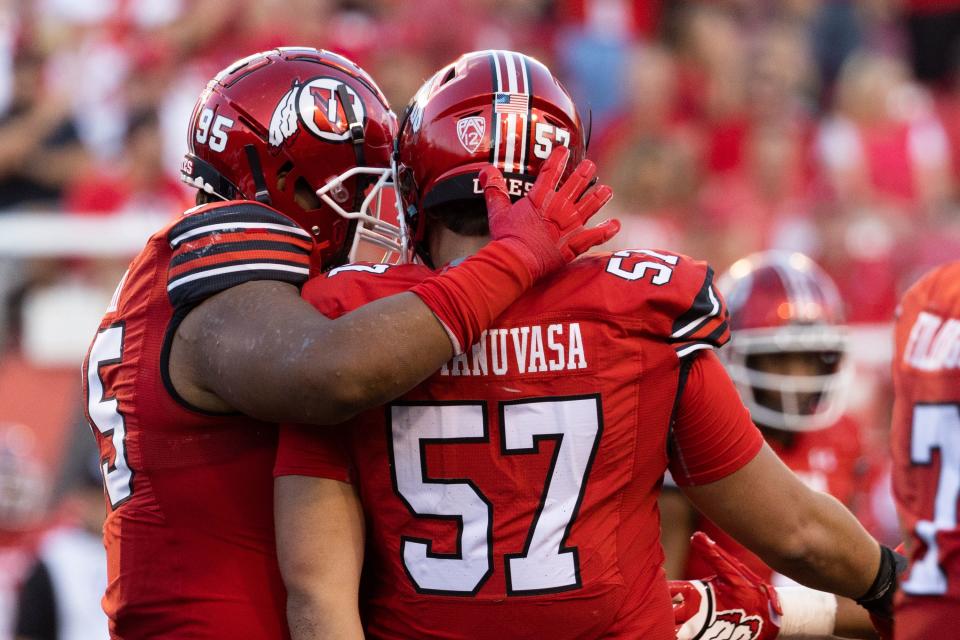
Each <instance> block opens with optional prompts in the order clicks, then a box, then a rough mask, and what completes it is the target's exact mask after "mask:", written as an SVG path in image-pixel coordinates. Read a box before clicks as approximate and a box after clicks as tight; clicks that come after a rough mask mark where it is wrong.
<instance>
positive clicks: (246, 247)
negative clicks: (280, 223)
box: [170, 238, 310, 268]
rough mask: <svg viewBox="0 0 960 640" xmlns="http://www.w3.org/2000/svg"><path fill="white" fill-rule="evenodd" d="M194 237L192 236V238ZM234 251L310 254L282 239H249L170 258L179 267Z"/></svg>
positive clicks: (179, 253) (217, 244)
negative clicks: (192, 261)
mask: <svg viewBox="0 0 960 640" xmlns="http://www.w3.org/2000/svg"><path fill="white" fill-rule="evenodd" d="M191 239H192V238H191ZM233 251H285V252H288V253H291V254H294V255H302V256H309V255H310V251H309V250H307V249H304V248H303V247H300V246H297V245H295V244H293V243H290V242H283V241H282V240H249V241H243V242H219V243H216V244H210V245H207V246H205V247H200V248H199V249H193V250H191V251H178V252H177V254H176V255H175V256H174V257H173V259H172V260H170V267H171V268H173V267H179V266H180V265H182V264H183V263H185V262H190V261H191V260H197V259H199V258H209V257H212V256H216V255H220V254H222V253H231V252H233Z"/></svg>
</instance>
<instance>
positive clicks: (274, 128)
mask: <svg viewBox="0 0 960 640" xmlns="http://www.w3.org/2000/svg"><path fill="white" fill-rule="evenodd" d="M340 85H343V87H344V88H345V89H346V91H347V96H348V97H349V99H350V104H351V106H352V107H353V115H354V116H355V117H356V118H357V121H358V122H359V123H360V124H361V125H366V121H367V111H366V107H365V106H364V104H363V100H361V99H360V96H359V95H357V92H356V91H354V90H353V89H352V88H351V87H350V85H348V84H345V83H343V82H341V81H340V80H337V79H336V78H330V77H321V78H314V79H312V80H310V81H308V82H306V83H303V84H301V83H298V82H294V83H293V86H292V87H291V88H290V90H289V91H287V92H286V93H285V94H284V95H283V97H282V98H281V99H280V102H278V103H277V106H276V108H275V109H274V110H273V116H272V117H271V118H270V144H271V145H272V146H274V147H280V146H283V145H284V144H285V143H287V142H288V141H291V140H293V139H294V138H296V136H297V133H298V132H299V129H300V125H301V124H303V126H304V127H306V128H307V130H308V131H310V133H312V134H313V135H315V136H317V137H318V138H322V139H324V140H329V141H330V142H344V141H346V140H348V139H349V138H350V123H349V122H348V117H347V114H346V112H345V111H344V109H343V105H342V104H341V103H340V97H339V96H338V95H337V89H338V87H340Z"/></svg>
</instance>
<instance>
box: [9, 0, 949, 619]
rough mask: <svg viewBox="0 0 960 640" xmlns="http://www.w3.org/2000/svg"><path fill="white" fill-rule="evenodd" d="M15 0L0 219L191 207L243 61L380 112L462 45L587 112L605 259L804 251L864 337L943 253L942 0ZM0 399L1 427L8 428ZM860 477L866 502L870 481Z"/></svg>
mask: <svg viewBox="0 0 960 640" xmlns="http://www.w3.org/2000/svg"><path fill="white" fill-rule="evenodd" d="M11 4H12V5H14V7H15V8H14V9H12V10H10V12H9V13H8V14H7V15H5V16H4V19H3V20H2V22H0V218H2V216H3V215H4V212H12V211H17V212H19V211H23V210H35V211H38V212H42V213H49V212H60V211H68V212H71V213H73V214H75V215H82V216H90V215H120V216H136V215H141V214H144V213H163V214H169V215H171V216H172V215H175V214H177V213H179V212H180V211H182V210H183V209H184V208H186V207H188V206H190V205H191V204H192V199H193V192H192V191H190V190H188V189H187V188H186V187H184V186H183V185H182V184H181V183H180V180H179V177H178V169H179V160H180V157H181V155H182V152H183V140H184V131H185V128H186V126H185V123H186V122H187V119H188V117H189V114H190V110H191V108H192V106H193V103H194V101H195V99H196V96H197V94H198V93H199V91H200V90H201V89H202V87H203V83H204V82H205V81H206V79H207V78H209V77H210V76H211V75H212V74H214V73H216V72H217V71H218V70H219V69H221V68H222V67H223V66H224V65H226V64H227V63H229V62H230V61H232V60H234V59H235V58H237V57H239V56H242V55H246V54H248V53H250V52H253V51H258V50H264V49H268V48H271V47H275V46H280V45H296V44H304V45H310V46H318V47H324V48H328V49H331V50H334V51H339V52H343V53H345V54H347V55H349V56H351V57H352V58H354V59H355V60H357V61H358V62H359V63H360V64H361V65H363V66H364V67H365V68H367V69H368V70H370V71H371V73H372V74H373V76H374V77H375V78H376V79H377V81H378V82H379V83H380V85H381V87H382V88H383V90H384V92H385V93H386V94H387V97H388V98H389V99H390V101H391V103H392V105H393V108H394V110H395V111H397V112H398V113H399V112H400V111H402V109H403V107H404V105H405V104H406V102H407V100H408V99H409V98H410V96H411V95H412V94H413V92H414V91H415V90H416V88H417V87H418V86H419V85H420V83H421V82H422V81H423V80H424V79H425V78H426V77H428V76H429V75H430V74H431V73H432V71H433V70H434V69H436V68H438V67H439V66H440V65H442V64H444V63H446V62H448V61H449V60H451V59H453V58H454V57H456V56H457V55H458V54H460V53H461V52H463V51H467V50H472V49H481V48H510V49H516V50H520V51H524V52H526V53H529V54H531V55H534V56H535V57H538V58H541V59H543V60H544V61H545V62H546V63H548V64H549V65H550V67H551V68H552V69H555V70H556V71H557V72H558V75H560V76H561V77H563V79H564V80H565V82H566V83H567V85H568V86H569V87H570V88H571V90H572V92H573V93H574V95H575V98H576V99H577V101H578V104H579V106H580V109H581V110H582V111H583V112H584V113H586V112H588V111H589V112H590V120H591V124H592V141H591V145H590V149H589V154H590V156H591V157H592V158H593V159H594V160H596V161H597V163H598V166H599V167H600V173H601V177H602V178H603V180H605V181H607V182H609V183H610V184H611V185H612V186H613V187H614V190H615V192H616V197H615V200H614V201H613V202H612V203H611V205H610V207H608V209H607V210H606V212H607V214H608V215H610V216H616V217H618V218H620V219H621V220H622V221H623V223H624V230H623V231H622V232H621V234H620V235H619V236H618V237H617V238H615V239H614V241H613V242H612V243H611V248H620V247H624V246H652V247H668V248H670V249H673V250H676V251H680V252H684V253H687V254H690V255H694V256H697V257H699V258H703V259H706V260H709V261H710V262H711V263H712V264H713V265H714V267H715V268H716V269H717V271H718V272H719V271H722V270H723V269H725V268H726V267H728V266H729V265H730V264H732V263H733V262H734V261H735V260H736V259H738V258H740V257H743V256H745V255H747V254H749V253H752V252H755V251H758V250H762V249H769V248H781V249H789V250H799V251H803V252H805V253H807V254H808V255H810V256H811V257H813V258H814V259H815V260H816V261H818V262H819V263H821V264H822V265H823V266H824V267H825V269H826V270H827V271H828V272H829V273H830V274H831V275H832V276H833V277H834V279H835V280H836V281H837V284H838V286H839V288H840V291H841V295H842V297H843V299H844V301H845V305H846V311H847V317H848V319H849V320H850V321H851V322H853V323H865V324H869V323H889V322H890V321H891V320H892V318H893V313H894V309H895V306H896V302H897V300H898V299H899V297H900V295H901V294H902V293H903V291H904V290H905V289H906V288H907V287H908V286H909V285H910V284H911V283H912V282H914V281H915V279H916V278H917V277H918V276H919V275H920V274H921V273H923V272H924V271H926V270H927V269H928V268H930V267H931V266H933V265H935V264H937V263H941V262H943V261H945V260H947V259H950V258H955V257H956V256H957V255H958V254H960V215H958V204H960V200H958V191H957V187H958V186H960V47H958V46H956V44H955V43H956V42H960V26H954V23H955V22H957V21H960V17H958V16H960V2H951V1H946V0H945V1H942V2H936V1H923V0H912V1H910V0H899V1H898V0H862V1H854V0H849V1H844V0H841V1H836V0H822V1H819V2H808V1H800V0H781V1H771V2H751V1H748V0H713V1H710V0H704V1H701V2H679V1H670V0H553V1H551V0H540V1H535V2H529V1H524V0H474V1H470V0H420V1H418V2H402V1H401V0H353V1H349V0H345V1H336V0H322V1H317V0H285V1H283V2H277V1H254V0H240V1H237V2H230V3H224V2H221V1H219V0H195V1H188V0H168V1H166V2H155V1H154V2H151V1H148V0H84V1H82V2H80V1H71V0H51V1H49V2H44V3H33V2H25V1H23V0H20V1H19V2H14V3H11ZM951 29H954V30H955V33H951V32H950V30H951ZM951 43H953V44H951ZM931 50H933V51H935V52H937V53H936V54H932V53H931ZM944 52H946V53H944ZM62 266H63V265H61V264H59V263H58V264H56V265H51V264H48V263H40V262H37V263H35V264H30V265H29V268H20V267H14V268H13V271H14V272H15V274H14V277H13V278H12V279H11V280H10V282H8V283H7V284H6V285H3V286H0V295H2V296H3V297H5V298H6V300H0V309H3V311H4V313H3V316H4V317H3V318H0V339H2V338H4V337H5V342H0V354H2V353H4V352H5V351H6V352H10V353H13V352H15V351H16V342H17V337H18V335H19V333H20V332H19V330H18V320H17V319H16V317H17V316H18V313H19V307H18V306H17V300H19V299H21V298H22V297H23V296H24V292H26V291H29V290H30V289H31V288H32V287H34V286H36V285H39V284H44V283H50V282H52V281H55V280H57V279H59V278H62V277H63V271H62ZM68 266H70V267H71V268H73V269H74V270H76V272H77V273H80V272H82V273H84V274H85V275H86V276H90V277H97V278H100V277H103V276H101V274H100V272H99V271H97V270H96V269H94V268H91V266H90V265H79V264H75V263H71V264H70V265H68ZM0 269H2V265H0ZM107 271H108V272H109V273H110V275H109V277H105V280H115V279H116V276H118V275H119V274H118V273H114V271H116V267H115V266H114V267H108V269H107ZM90 274H94V275H90ZM11 363H12V364H11ZM18 364H19V362H18V361H16V360H15V359H14V357H13V356H10V357H6V356H5V357H3V358H0V365H4V366H5V367H6V369H4V370H0V375H4V374H5V373H6V374H7V378H11V379H16V380H18V381H19V382H21V383H24V384H26V382H25V381H26V380H27V377H26V376H18V375H10V374H9V370H10V369H11V367H16V366H18ZM23 366H26V365H23ZM0 369H2V367H0ZM0 379H2V378H0ZM64 384H65V386H66V387H69V386H70V383H64ZM881 384H887V383H886V381H884V382H882V383H881ZM11 388H12V387H11V386H8V387H7V389H8V390H7V393H8V394H9V393H11V392H10V389H11ZM2 393H3V390H2V389H0V394H2ZM14 393H18V392H14ZM61 395H63V396H64V399H63V402H64V403H65V404H66V407H67V408H65V409H64V411H63V412H62V413H70V411H71V410H77V412H78V407H77V408H73V407H70V406H69V405H70V403H72V402H74V400H75V399H76V398H78V397H79V395H78V394H73V395H72V396H71V394H70V393H63V394H61ZM875 395H876V396H881V395H882V394H875ZM3 402H4V401H3V398H2V396H0V426H3V425H2V423H4V422H5V421H9V420H13V419H14V418H16V417H17V416H11V415H4V413H3V411H2V408H3V405H2V403H3ZM18 411H19V409H18ZM24 411H28V409H24ZM860 412H861V414H863V415H861V416H860V417H861V419H862V421H864V422H865V423H866V424H867V425H868V426H871V425H873V426H875V427H876V428H875V429H868V435H867V436H865V439H866V440H867V443H866V448H867V449H868V450H869V451H868V453H870V452H872V451H873V449H876V451H877V453H876V454H872V453H871V455H878V456H882V455H883V453H882V452H884V451H885V450H886V449H885V447H886V443H885V441H884V439H885V427H886V424H887V418H886V416H888V415H889V411H888V405H887V404H886V401H879V402H876V403H874V404H869V405H867V406H866V407H865V408H861V410H860ZM77 417H79V413H77ZM78 423H79V421H78ZM83 428H86V427H83ZM60 432H62V431H60ZM874 432H876V433H874ZM42 437H44V436H42ZM6 439H7V440H10V438H6ZM874 440H876V443H874V442H873V441H874ZM9 444H10V443H7V445H9ZM7 445H4V440H3V439H0V452H2V451H3V448H4V446H7ZM10 446H12V445H10ZM871 447H872V448H871ZM44 455H45V456H46V455H47V454H44ZM49 457H50V458H51V459H50V460H45V461H44V462H47V463H50V464H54V461H55V459H56V458H57V456H56V455H53V454H51V455H50V456H49ZM881 466H882V465H881ZM870 473H871V474H873V473H875V474H877V476H878V477H877V478H873V479H871V480H870V481H869V482H867V483H865V484H864V486H865V487H866V488H865V489H863V492H864V495H863V496H862V497H861V502H863V503H867V502H870V501H871V500H872V498H871V497H870V496H869V495H867V494H868V493H869V492H870V491H874V490H875V485H876V484H877V483H881V482H882V481H883V478H884V475H883V474H884V471H883V469H880V470H878V471H871V472H870ZM862 515H863V517H864V518H866V519H867V520H870V519H871V518H874V519H881V520H882V519H883V515H882V514H881V515H877V513H876V510H875V509H874V510H871V509H864V513H863V514H862ZM888 515H889V514H888ZM871 524H875V526H874V527H873V528H874V530H875V531H878V530H879V531H881V533H889V526H888V524H887V525H884V524H882V523H881V524H877V523H871ZM885 526H887V530H886V531H883V529H884V527H885ZM0 528H2V526H0ZM0 637H2V634H0Z"/></svg>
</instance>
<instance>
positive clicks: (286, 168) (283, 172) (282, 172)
mask: <svg viewBox="0 0 960 640" xmlns="http://www.w3.org/2000/svg"><path fill="white" fill-rule="evenodd" d="M291 169H293V163H292V162H290V161H287V162H285V163H283V166H282V167H280V169H279V170H277V190H278V191H286V190H287V174H288V173H290V170H291Z"/></svg>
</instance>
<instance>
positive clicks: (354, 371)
mask: <svg viewBox="0 0 960 640" xmlns="http://www.w3.org/2000/svg"><path fill="white" fill-rule="evenodd" d="M314 344H315V347H314V349H313V351H315V354H314V355H308V354H304V358H303V361H302V363H301V365H302V367H303V372H304V375H303V379H304V380H306V381H308V383H309V385H308V387H307V388H308V389H309V390H310V392H311V395H310V397H308V398H305V402H306V404H305V405H304V407H303V411H304V415H303V416H301V418H307V420H302V419H301V421H306V422H319V423H325V424H330V423H336V422H341V421H343V420H346V419H348V418H350V417H352V416H353V415H355V414H356V413H358V412H360V411H363V410H365V409H369V408H371V407H375V406H379V405H382V404H384V403H386V402H389V401H390V400H393V399H394V398H396V397H397V396H400V395H402V394H404V393H406V392H407V391H409V390H410V389H412V388H413V387H414V386H416V385H417V384H419V383H420V382H422V381H423V380H424V379H426V378H427V377H428V376H430V375H431V374H433V373H434V372H436V371H437V370H438V369H439V368H440V367H441V366H443V364H444V363H445V362H447V361H448V360H449V359H450V358H451V357H452V356H453V348H452V345H451V341H450V338H449V337H448V335H447V333H446V331H445V330H444V328H443V326H442V325H441V324H440V322H439V321H438V320H437V318H436V317H435V316H434V315H433V313H432V312H431V311H430V309H429V308H427V306H426V305H425V304H424V303H423V302H422V301H421V300H420V298H418V297H417V296H415V295H414V294H412V293H402V294H399V295H395V296H390V297H388V298H383V299H380V300H377V301H375V302H372V303H370V304H368V305H365V306H363V307H360V308H359V309H357V310H355V311H353V312H351V313H349V314H347V315H345V316H342V317H340V318H338V319H337V320H335V321H333V322H331V323H329V324H328V325H326V327H325V328H324V330H323V333H322V335H321V336H320V339H319V340H317V341H316V342H315V343H314ZM321 351H322V353H321ZM321 395H322V397H323V399H321V397H320V396H321Z"/></svg>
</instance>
